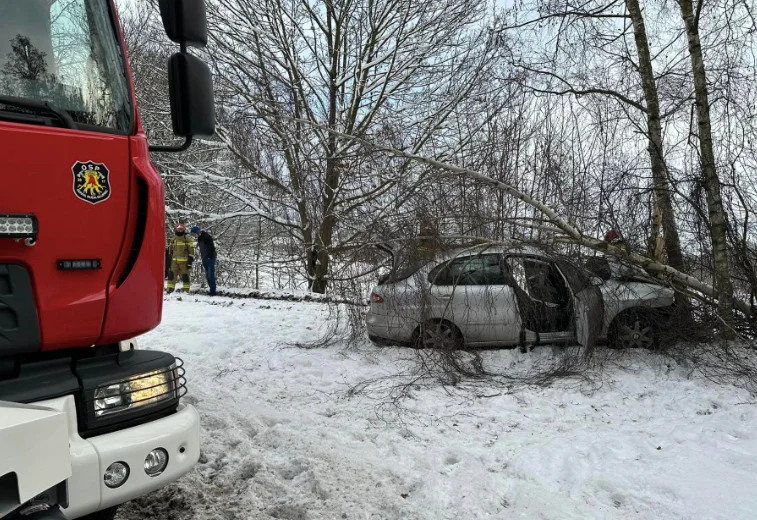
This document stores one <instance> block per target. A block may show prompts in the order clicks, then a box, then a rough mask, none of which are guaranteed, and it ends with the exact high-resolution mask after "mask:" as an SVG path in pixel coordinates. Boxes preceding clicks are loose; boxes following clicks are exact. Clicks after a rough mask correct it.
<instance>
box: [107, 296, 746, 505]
mask: <svg viewBox="0 0 757 520" xmlns="http://www.w3.org/2000/svg"><path fill="white" fill-rule="evenodd" d="M328 319H329V314H328V307H326V306H325V305H323V304H321V303H312V302H311V303H304V302H282V301H260V300H251V299H247V300H245V299H242V300H239V299H237V300H231V299H224V298H217V299H212V300H211V299H209V298H206V297H203V296H194V295H193V296H185V297H184V301H177V297H176V296H170V297H168V298H167V301H166V305H165V310H164V318H163V324H162V325H161V326H160V327H159V328H158V329H157V330H156V331H154V332H152V333H150V334H148V335H147V336H146V337H145V338H144V339H143V340H142V342H141V347H142V348H156V349H162V350H166V351H169V352H172V353H174V354H176V355H178V356H180V357H182V358H183V359H184V361H185V363H186V369H187V377H188V381H189V382H188V384H189V395H188V396H187V398H186V399H187V400H188V401H189V402H191V403H193V404H194V405H195V406H196V407H197V408H198V409H199V411H200V414H201V416H202V427H203V431H202V443H203V450H202V457H201V461H200V464H198V466H197V468H196V470H195V471H194V472H193V473H191V474H190V475H188V476H186V477H185V478H183V479H182V480H180V481H179V482H178V483H177V484H176V485H174V486H171V487H169V488H167V489H165V490H162V491H159V492H157V493H155V494H154V495H152V496H150V497H147V498H145V499H141V500H140V501H137V502H136V503H132V504H129V505H128V506H125V507H124V508H123V509H122V512H121V515H120V518H123V519H126V518H128V519H130V520H132V519H133V520H137V519H141V518H161V519H164V518H171V519H184V518H187V519H189V518H192V519H211V518H212V519H216V518H217V519H221V518H223V519H270V518H278V519H289V520H304V519H307V520H314V519H328V520H331V519H418V520H425V519H428V520H441V519H461V520H468V519H471V520H472V519H479V518H502V519H510V518H528V519H554V520H566V519H629V518H638V519H655V520H657V519H673V518H675V519H697V520H699V519H724V520H726V519H727V520H739V519H744V520H746V519H750V520H751V519H755V518H757V493H756V492H755V490H756V489H757V409H756V408H755V403H754V402H753V399H752V398H751V397H750V396H749V395H748V394H747V393H746V392H744V391H741V390H737V389H734V388H730V387H721V386H715V385H713V384H710V383H707V382H704V381H701V380H691V379H688V378H687V377H686V374H687V372H686V371H685V370H683V369H682V368H680V367H676V366H671V367H669V369H667V370H663V371H660V370H659V369H658V368H655V367H656V366H659V363H656V361H657V360H656V359H654V356H652V355H649V354H644V353H639V354H637V357H638V359H636V360H635V361H633V362H631V363H630V364H631V366H632V367H633V370H630V369H626V370H620V369H615V370H613V371H611V372H609V373H607V374H606V375H605V378H604V382H603V384H602V385H601V386H600V387H599V388H598V389H595V390H594V391H593V392H592V393H590V394H588V393H585V392H583V393H582V391H581V390H580V389H577V388H574V387H572V386H566V385H557V386H554V387H552V388H547V389H537V388H529V389H524V390H519V391H516V392H514V393H512V394H509V393H507V392H505V393H503V394H502V395H497V394H501V389H495V388H492V389H491V391H490V392H487V391H485V389H483V390H481V389H479V392H478V394H479V395H480V394H486V395H485V396H484V395H481V396H480V397H475V396H474V395H473V394H470V393H466V392H454V393H451V394H450V393H447V392H446V391H445V390H444V389H443V388H426V387H419V388H418V389H417V390H413V391H412V392H411V394H410V396H409V397H408V398H407V399H405V400H404V401H403V402H402V403H401V404H402V407H403V408H402V410H397V409H396V408H393V407H392V406H391V405H390V404H389V403H387V402H385V401H382V400H381V399H378V398H377V397H376V394H372V393H369V394H358V395H355V396H352V397H350V394H348V390H349V389H350V388H352V387H354V386H355V385H358V384H359V383H361V382H365V381H373V380H376V379H379V378H383V377H385V376H389V375H392V374H394V373H396V372H399V371H400V370H401V368H402V367H403V366H405V365H406V364H407V363H408V362H409V361H407V359H408V358H411V357H412V355H413V353H412V351H409V350H408V349H395V348H388V349H376V348H374V347H371V346H369V345H368V344H366V345H365V346H364V347H363V348H358V349H352V350H346V349H344V348H340V347H339V346H333V347H328V348H322V349H310V350H306V349H303V348H298V347H296V346H293V344H295V343H302V342H307V341H310V340H313V339H315V338H316V337H317V334H318V328H319V324H320V323H322V322H323V321H324V320H326V321H327V320H328ZM549 352H550V349H536V350H535V351H534V352H533V353H530V354H523V353H520V352H518V351H517V350H508V351H497V352H489V353H487V356H488V357H489V358H490V360H491V361H493V362H497V363H506V364H509V365H512V366H513V370H519V369H521V368H522V367H524V366H527V365H528V364H529V363H531V362H532V360H533V359H534V356H544V355H548V354H549Z"/></svg>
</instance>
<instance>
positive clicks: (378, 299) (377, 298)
mask: <svg viewBox="0 0 757 520" xmlns="http://www.w3.org/2000/svg"><path fill="white" fill-rule="evenodd" d="M371 302H373V303H384V299H383V298H382V297H381V295H380V294H376V293H371Z"/></svg>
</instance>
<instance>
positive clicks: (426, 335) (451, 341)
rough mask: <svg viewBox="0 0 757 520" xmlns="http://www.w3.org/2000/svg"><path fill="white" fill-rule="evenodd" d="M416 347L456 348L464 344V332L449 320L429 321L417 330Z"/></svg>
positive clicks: (414, 342)
mask: <svg viewBox="0 0 757 520" xmlns="http://www.w3.org/2000/svg"><path fill="white" fill-rule="evenodd" d="M413 345H414V346H415V347H416V348H434V349H450V348H452V349H456V348H460V347H462V346H463V334H462V332H460V329H458V328H457V327H456V326H455V325H453V324H452V323H450V322H448V321H428V322H426V323H424V324H422V325H421V326H419V327H418V329H417V330H416V331H415V340H414V341H413Z"/></svg>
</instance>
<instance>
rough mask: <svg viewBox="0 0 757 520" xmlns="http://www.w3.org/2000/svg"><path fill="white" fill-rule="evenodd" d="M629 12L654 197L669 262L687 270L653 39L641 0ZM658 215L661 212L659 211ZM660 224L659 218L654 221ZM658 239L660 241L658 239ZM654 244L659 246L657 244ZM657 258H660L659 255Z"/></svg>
mask: <svg viewBox="0 0 757 520" xmlns="http://www.w3.org/2000/svg"><path fill="white" fill-rule="evenodd" d="M626 6H627V7H628V14H629V15H630V16H631V21H632V22H633V35H634V39H635V41H636V54H637V55H638V58H639V74H640V75H641V85H642V88H643V90H644V99H645V101H646V105H647V138H648V140H649V143H648V146H647V150H648V151H649V159H650V161H651V165H652V181H653V183H654V198H655V209H656V212H660V213H662V229H663V238H664V241H665V250H666V252H667V256H668V265H670V266H671V267H673V268H675V269H676V270H678V271H684V270H685V269H684V264H683V254H682V253H681V240H680V238H679V237H678V226H677V225H676V220H675V211H674V210H673V203H672V201H671V197H670V185H669V180H668V174H667V173H668V172H667V167H666V165H665V159H664V157H663V145H662V121H661V118H660V99H659V97H658V94H657V83H656V82H655V79H654V69H653V68H652V58H651V56H650V53H649V40H648V39H647V29H646V25H645V23H644V16H643V14H642V12H641V6H640V5H639V0H626ZM655 218H657V215H655ZM653 225H654V226H655V227H656V226H657V225H658V224H657V223H656V222H655V223H654V224H653ZM655 242H656V241H655ZM653 247H656V244H654V246H653ZM656 260H660V259H659V258H656Z"/></svg>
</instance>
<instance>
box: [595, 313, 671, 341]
mask: <svg viewBox="0 0 757 520" xmlns="http://www.w3.org/2000/svg"><path fill="white" fill-rule="evenodd" d="M658 322H659V320H657V319H655V315H654V313H652V312H643V311H631V312H626V313H624V314H622V315H620V316H618V317H617V318H615V320H614V321H613V322H612V325H611V326H610V331H609V334H608V336H609V337H608V339H609V345H610V347H611V348H617V349H631V348H644V349H647V350H657V349H659V348H660V333H659V332H660V331H659V323H658Z"/></svg>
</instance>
